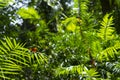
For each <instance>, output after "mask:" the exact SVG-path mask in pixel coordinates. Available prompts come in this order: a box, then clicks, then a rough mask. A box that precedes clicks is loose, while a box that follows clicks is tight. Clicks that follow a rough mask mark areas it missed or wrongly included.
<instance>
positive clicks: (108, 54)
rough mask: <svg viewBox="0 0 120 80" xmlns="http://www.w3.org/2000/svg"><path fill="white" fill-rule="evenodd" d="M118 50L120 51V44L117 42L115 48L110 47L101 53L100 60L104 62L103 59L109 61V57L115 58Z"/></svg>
mask: <svg viewBox="0 0 120 80" xmlns="http://www.w3.org/2000/svg"><path fill="white" fill-rule="evenodd" d="M118 49H120V42H116V44H115V45H114V46H111V47H108V48H106V49H105V50H103V51H102V52H101V53H100V56H99V58H98V59H99V60H102V59H104V58H105V59H107V60H109V57H111V58H113V59H114V58H115V54H116V55H117V54H118V51H117V50H118Z"/></svg>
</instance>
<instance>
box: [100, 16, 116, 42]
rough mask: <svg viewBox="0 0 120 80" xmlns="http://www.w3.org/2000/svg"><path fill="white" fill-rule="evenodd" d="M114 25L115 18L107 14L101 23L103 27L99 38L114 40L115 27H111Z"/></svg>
mask: <svg viewBox="0 0 120 80" xmlns="http://www.w3.org/2000/svg"><path fill="white" fill-rule="evenodd" d="M112 25H113V17H112V16H110V15H109V14H106V15H105V16H104V18H103V21H102V22H101V27H100V30H99V33H98V37H100V38H101V39H102V40H105V41H108V40H111V39H113V38H114V36H115V35H114V34H113V33H114V31H115V29H114V27H111V26H112Z"/></svg>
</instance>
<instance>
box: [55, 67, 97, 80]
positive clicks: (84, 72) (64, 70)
mask: <svg viewBox="0 0 120 80" xmlns="http://www.w3.org/2000/svg"><path fill="white" fill-rule="evenodd" d="M69 74H78V75H81V76H82V77H86V79H87V78H93V77H97V76H99V75H98V72H96V70H95V69H90V70H88V69H87V67H85V66H83V65H77V66H70V67H61V68H57V69H56V73H55V75H56V76H60V75H69Z"/></svg>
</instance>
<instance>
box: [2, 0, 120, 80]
mask: <svg viewBox="0 0 120 80" xmlns="http://www.w3.org/2000/svg"><path fill="white" fill-rule="evenodd" d="M36 1H37V0H36ZM43 1H45V2H46V3H47V4H48V5H49V7H52V8H54V6H56V2H57V1H58V0H54V1H53V3H52V1H50V0H43ZM60 1H61V2H62V0H60ZM38 2H39V1H38ZM63 2H64V1H63ZM74 2H75V3H74V8H78V13H77V14H78V15H76V13H74V12H73V13H72V15H70V16H66V14H64V17H63V18H62V19H61V16H63V14H62V15H60V18H59V16H58V14H57V16H56V15H55V16H54V19H60V20H57V23H56V24H57V27H58V32H57V33H51V32H49V31H48V28H47V27H49V26H48V24H49V23H51V21H52V19H51V20H49V21H48V23H46V20H44V18H43V16H42V14H43V13H40V14H39V13H38V11H37V9H36V8H34V7H31V6H30V7H27V8H25V7H24V8H20V9H18V10H17V11H16V12H15V14H16V15H19V17H20V18H21V19H23V21H24V20H27V21H28V23H29V24H31V25H32V27H31V26H30V25H28V26H27V27H25V26H21V27H25V28H24V29H20V28H19V29H18V33H17V32H16V34H18V35H19V34H21V33H22V34H21V35H19V36H17V37H15V38H16V40H15V39H12V37H13V35H11V36H10V35H9V36H10V37H11V38H9V37H0V38H1V41H0V78H1V79H4V80H5V79H18V80H19V79H20V80H22V79H23V80H24V79H25V80H61V79H63V80H104V79H108V80H109V79H111V80H117V79H120V78H119V77H120V76H119V75H120V63H119V61H120V46H119V45H120V41H119V40H120V38H119V35H118V34H116V30H115V28H114V27H113V25H114V24H113V23H114V22H113V16H111V15H110V14H106V15H105V16H104V17H103V20H102V21H101V20H99V21H97V20H96V17H97V16H94V13H92V12H91V11H89V7H88V6H90V5H89V4H90V1H89V0H80V1H79V0H74ZM78 2H80V4H79V3H78ZM34 3H35V2H34ZM40 4H41V2H40ZM37 5H38V4H37ZM62 6H66V5H65V4H63V5H62ZM36 7H37V6H36ZM64 9H66V8H64ZM73 11H74V10H73ZM61 12H62V11H61ZM93 12H94V11H93ZM66 13H67V12H66ZM68 13H69V12H68ZM50 15H53V14H50ZM44 16H45V17H47V16H48V15H44ZM76 16H78V17H76ZM0 17H1V16H0ZM48 17H49V16H48ZM99 18H100V17H99ZM14 20H15V19H14ZM10 21H11V19H10V17H9V23H7V24H8V25H7V27H9V24H10ZM0 24H2V21H1V23H0ZM2 26H4V25H2ZM14 26H16V25H14ZM17 28H18V27H17ZM32 28H35V29H34V30H32ZM22 30H23V31H22ZM6 32H7V31H6ZM19 32H20V33H19ZM5 36H6V34H5ZM21 36H22V38H24V39H23V42H22V43H24V42H25V43H26V46H24V44H21V43H19V42H18V43H17V41H19V37H21ZM17 39H18V40H17ZM25 47H27V48H25ZM28 48H30V49H28ZM11 75H12V76H11Z"/></svg>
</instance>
